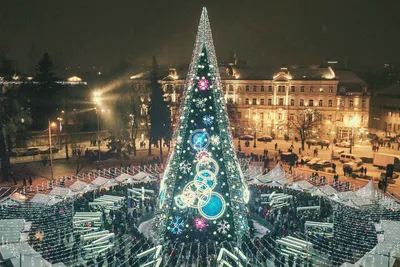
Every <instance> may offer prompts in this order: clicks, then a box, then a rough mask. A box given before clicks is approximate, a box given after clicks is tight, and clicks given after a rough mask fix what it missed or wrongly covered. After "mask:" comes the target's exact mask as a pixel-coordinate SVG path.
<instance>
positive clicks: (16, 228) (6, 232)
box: [0, 219, 32, 243]
mask: <svg viewBox="0 0 400 267" xmlns="http://www.w3.org/2000/svg"><path fill="white" fill-rule="evenodd" d="M31 226H32V223H31V222H25V220H24V219H7V220H0V240H3V241H5V242H6V243H17V242H22V241H26V240H27V238H28V234H29V230H30V229H31Z"/></svg>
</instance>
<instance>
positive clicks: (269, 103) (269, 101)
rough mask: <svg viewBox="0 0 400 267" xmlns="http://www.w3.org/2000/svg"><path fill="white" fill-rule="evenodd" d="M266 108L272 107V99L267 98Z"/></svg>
mask: <svg viewBox="0 0 400 267" xmlns="http://www.w3.org/2000/svg"><path fill="white" fill-rule="evenodd" d="M268 106H272V99H271V98H268Z"/></svg>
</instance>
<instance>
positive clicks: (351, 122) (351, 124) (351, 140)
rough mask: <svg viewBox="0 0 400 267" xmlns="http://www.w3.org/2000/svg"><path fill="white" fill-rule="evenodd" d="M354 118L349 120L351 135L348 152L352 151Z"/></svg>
mask: <svg viewBox="0 0 400 267" xmlns="http://www.w3.org/2000/svg"><path fill="white" fill-rule="evenodd" d="M356 123H357V122H356V118H353V119H352V120H351V121H350V126H351V137H350V150H349V152H350V154H352V153H353V146H354V131H355V127H356Z"/></svg>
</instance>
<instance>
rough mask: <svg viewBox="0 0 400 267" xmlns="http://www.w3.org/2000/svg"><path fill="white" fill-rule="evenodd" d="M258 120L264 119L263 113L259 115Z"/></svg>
mask: <svg viewBox="0 0 400 267" xmlns="http://www.w3.org/2000/svg"><path fill="white" fill-rule="evenodd" d="M260 119H261V120H263V119H264V113H263V112H261V113H260Z"/></svg>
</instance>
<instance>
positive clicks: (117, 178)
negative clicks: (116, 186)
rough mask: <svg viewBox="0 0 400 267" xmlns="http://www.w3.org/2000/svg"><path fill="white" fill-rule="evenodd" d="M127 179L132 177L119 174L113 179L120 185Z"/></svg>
mask: <svg viewBox="0 0 400 267" xmlns="http://www.w3.org/2000/svg"><path fill="white" fill-rule="evenodd" d="M129 178H133V175H130V174H127V173H121V174H120V175H118V177H116V178H115V180H116V181H118V182H120V183H122V182H124V181H125V180H127V179H129Z"/></svg>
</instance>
